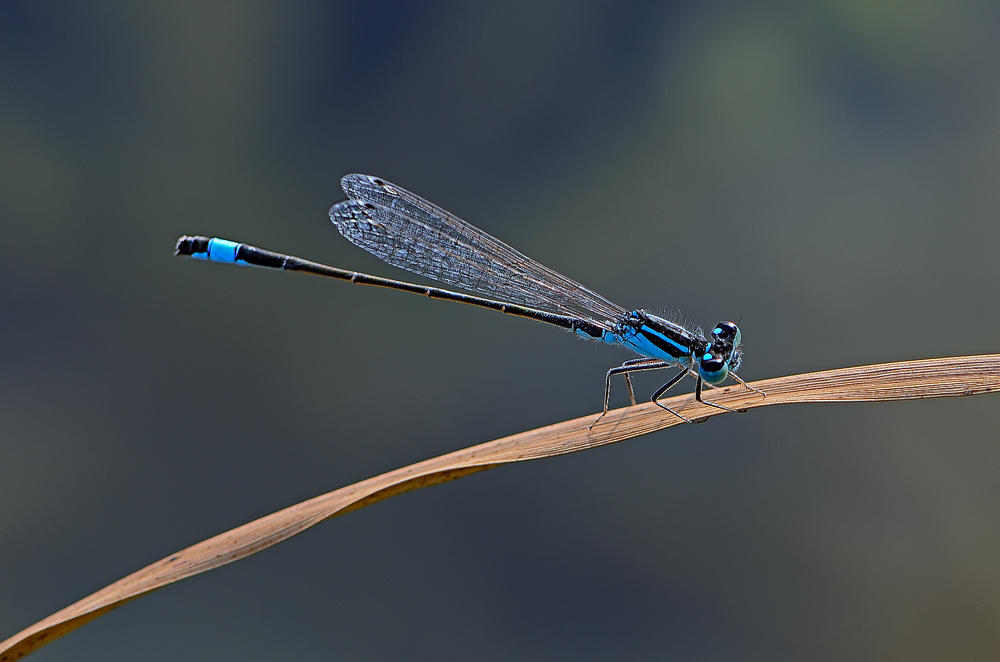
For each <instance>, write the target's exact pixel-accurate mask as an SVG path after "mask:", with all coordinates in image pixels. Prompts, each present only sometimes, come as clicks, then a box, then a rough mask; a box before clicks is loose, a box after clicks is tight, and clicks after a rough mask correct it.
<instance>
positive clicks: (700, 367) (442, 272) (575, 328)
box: [176, 174, 763, 423]
mask: <svg viewBox="0 0 1000 662" xmlns="http://www.w3.org/2000/svg"><path fill="white" fill-rule="evenodd" d="M341 186H342V187H343V189H344V192H345V193H346V194H347V196H348V200H345V201H343V202H338V203H337V204H335V205H334V206H333V207H331V208H330V220H331V221H333V224H334V225H335V226H336V227H337V230H339V231H340V234H342V235H343V236H344V237H345V238H347V240H348V241H350V242H351V243H353V244H354V245H356V246H359V247H361V248H363V249H365V250H366V251H368V252H369V253H371V254H373V255H375V256H376V257H378V258H380V259H382V260H383V261H385V262H388V263H389V264H391V265H393V266H396V267H400V268H401V269H405V270H407V271H410V272H412V273H415V274H419V275H421V276H426V277H428V278H431V279H433V280H436V281H439V282H442V283H445V284H447V285H451V286H454V287H458V288H461V289H463V290H467V291H469V292H474V293H475V294H476V295H479V296H473V295H469V294H463V293H461V292H453V291H451V290H445V289H440V288H436V287H428V286H425V285H418V284H415V283H408V282H405V281H399V280H392V279H388V278H381V277H379V276H371V275H368V274H363V273H358V272H355V271H348V270H345V269H338V268H336V267H330V266H326V265H323V264H319V263H317V262H310V261H308V260H303V259H301V258H298V257H294V256H291V255H284V254H282V253H274V252H271V251H267V250H264V249H261V248H257V247H255V246H251V245H249V244H241V243H237V242H233V241H229V240H227V239H220V238H218V237H213V238H208V237H200V236H183V237H181V238H180V239H178V241H177V249H176V254H177V255H189V256H191V257H194V258H200V259H206V260H211V261H214V262H226V263H232V264H245V265H252V266H258V267H269V268H275V269H284V270H288V271H303V272H306V273H311V274H316V275H320V276H328V277H331V278H338V279H340V280H347V281H350V282H352V283H359V284H362V285H376V286H379V287H388V288H392V289H397V290H403V291H406V292H415V293H417V294H423V295H425V296H429V297H431V298H434V299H447V300H449V301H459V302H462V303H469V304H472V305H476V306H481V307H484V308H490V309H492V310H498V311H500V312H502V313H507V314H509V315H517V316H519V317H527V318H529V319H534V320H538V321H540V322H546V323H548V324H554V325H555V326H559V327H562V328H564V329H568V330H569V331H572V332H573V333H575V334H576V335H578V336H581V337H583V338H585V339H587V340H593V341H597V342H602V343H607V344H610V345H620V346H622V347H625V348H626V349H630V350H632V351H633V352H635V353H636V354H638V355H639V356H640V358H636V359H632V360H630V361H626V362H625V363H623V364H622V365H620V366H618V367H614V368H611V369H610V370H608V373H607V378H606V381H605V389H604V411H603V413H602V414H601V416H602V417H603V416H604V415H605V414H607V413H608V405H609V402H610V397H611V378H612V377H614V376H615V375H624V378H625V382H626V385H627V386H628V392H629V398H630V399H631V401H632V404H635V393H634V391H633V388H632V382H631V379H630V378H629V375H630V374H631V373H634V372H641V371H647V370H660V369H664V368H677V369H678V372H677V374H675V375H674V376H673V377H671V379H670V380H668V381H667V382H666V383H665V384H664V385H663V386H661V387H660V388H658V389H657V390H656V391H655V392H654V393H653V395H652V396H651V398H650V400H651V401H652V402H653V403H655V404H657V405H658V406H660V407H662V408H663V409H666V410H667V411H669V412H670V413H672V414H674V415H675V416H677V417H678V418H681V419H683V420H684V421H687V422H689V423H690V422H691V421H690V420H689V419H687V418H685V417H684V416H682V415H681V414H679V413H677V412H676V411H674V410H672V409H670V408H669V407H667V406H666V405H664V404H662V403H661V402H659V400H660V398H662V397H663V395H664V394H665V393H666V392H667V391H668V390H669V389H670V388H671V387H672V386H674V385H675V384H677V382H679V381H680V380H681V379H683V378H684V377H685V376H687V375H693V376H694V377H695V378H696V379H697V384H696V386H695V398H696V399H697V400H698V402H701V403H704V404H706V405H710V406H712V407H717V408H719V409H723V410H725V411H734V410H732V409H730V408H728V407H725V406H723V405H720V404H716V403H712V402H708V401H706V400H703V399H702V389H703V385H705V384H708V385H709V386H713V387H714V386H717V385H719V384H721V383H722V382H724V381H725V380H726V379H727V378H728V377H732V378H733V379H734V380H735V381H737V382H739V383H740V384H743V386H745V387H746V388H748V389H751V390H753V391H756V392H758V393H761V392H760V391H758V390H757V389H754V388H753V387H751V386H749V385H748V384H747V383H746V382H744V381H743V380H742V379H741V378H740V377H739V376H737V374H736V370H738V369H739V367H740V365H741V363H742V360H743V356H742V353H741V350H740V343H741V337H740V329H739V327H738V326H737V325H736V324H734V323H733V322H725V321H723V322H719V323H718V324H716V325H715V327H714V328H713V329H712V332H711V334H710V337H709V338H708V339H706V338H704V337H703V336H702V335H701V334H700V333H696V332H694V331H691V330H689V329H687V328H685V327H684V326H682V325H680V324H678V323H676V322H672V321H670V320H667V319H664V318H663V317H659V316H657V315H654V314H652V313H650V312H648V311H646V310H643V309H636V310H629V309H627V308H623V307H622V306H619V305H618V304H615V303H612V302H611V301H609V300H608V299H606V298H604V297H603V296H601V295H600V294H597V293H596V292H594V291H593V290H590V289H589V288H587V287H585V286H583V285H581V284H580V283H577V282H576V281H574V280H572V279H570V278H567V277H566V276H563V275H562V274H560V273H558V272H556V271H553V270H552V269H549V268H548V267H546V266H544V265H542V264H540V263H539V262H536V261H535V260H532V259H531V258H529V257H527V256H526V255H524V254H522V253H520V252H518V251H516V250H514V249H513V248H511V247H510V246H508V245H507V244H505V243H503V242H502V241H500V240H499V239H496V238H494V237H492V236H490V235H489V234H487V233H485V232H483V231H482V230H480V229H478V228H476V227H474V226H472V225H470V224H469V223H466V222H465V221H463V220H462V219H460V218H458V217H457V216H455V215H454V214H451V213H450V212H448V211H445V210H444V209H442V208H440V207H438V206H437V205H434V204H432V203H430V202H428V201H427V200H424V199H423V198H421V197H420V196H418V195H416V194H414V193H411V192H409V191H407V190H406V189H404V188H402V187H399V186H396V185H395V184H391V183H389V182H387V181H385V180H384V179H379V178H378V177H372V176H370V175H358V174H353V175H346V176H345V177H344V178H343V179H342V180H341ZM761 394H762V395H763V393H761ZM598 420H600V418H598Z"/></svg>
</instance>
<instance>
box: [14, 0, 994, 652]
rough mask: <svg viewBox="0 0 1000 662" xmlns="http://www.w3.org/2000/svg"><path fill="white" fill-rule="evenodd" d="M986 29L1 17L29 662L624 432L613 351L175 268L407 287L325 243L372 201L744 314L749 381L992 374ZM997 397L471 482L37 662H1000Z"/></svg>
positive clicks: (739, 20) (736, 21) (830, 8)
mask: <svg viewBox="0 0 1000 662" xmlns="http://www.w3.org/2000/svg"><path fill="white" fill-rule="evenodd" d="M998 34H1000V5H997V3H995V2H991V1H989V0H960V1H959V0H823V1H817V2H812V3H798V2H788V1H782V0H757V1H751V2H738V1H736V0H721V1H719V2H713V3H669V2H639V1H635V2H621V1H618V2H608V1H598V0H587V1H582V2H577V3H561V2H549V3H546V2H509V3H502V4H501V3H496V4H489V3H463V2H447V1H441V2H426V3H408V2H389V1H371V0H366V1H357V2H336V3H321V2H310V1H307V0H282V1H280V2H279V1H277V0H271V1H269V0H256V1H247V2H221V1H201V2H178V1H177V0H169V1H160V2H144V3H131V2H103V3H93V2H65V3H54V2H5V3H3V4H2V5H0V226H2V230H3V244H4V250H3V259H2V260H0V305H2V315H0V338H2V342H3V350H2V351H0V393H2V395H0V626H2V627H0V630H2V632H0V639H2V638H5V637H7V636H10V635H12V634H14V633H15V632H17V631H19V630H20V629H22V628H23V627H26V626H28V625H30V624H31V623H33V622H35V621H36V620H38V619H40V618H43V617H44V616H46V615H48V614H50V613H52V612H54V611H56V610H58V609H60V608H62V607H64V606H66V605H68V604H70V603H72V602H74V601H76V600H77V599H79V598H81V597H83V596H85V595H87V594H89V593H90V592H92V591H94V590H97V589H99V588H101V587H103V586H105V585H106V584H108V583H111V582H113V581H115V580H117V579H119V578H120V577H122V576H124V575H126V574H128V573H130V572H132V571H134V570H136V569H138V568H140V567H142V566H144V565H146V564H148V563H151V562H153V561H156V560H158V559H160V558H162V557H164V556H166V555H168V554H170V553H172V552H174V551H177V550H179V549H181V548H183V547H186V546H188V545H190V544H193V543H195V542H197V541H199V540H202V539H204V538H207V537H209V536H212V535H214V534H216V533H219V532H222V531H224V530H226V529H229V528H231V527H234V526H237V525H239V524H242V523H245V522H247V521H249V520H251V519H253V518H256V517H259V516H262V515H265V514H267V513H270V512H273V511H275V510H278V509H280V508H283V507H285V506H288V505H291V504H294V503H296V502H298V501H300V500H304V499H307V498H309V497H312V496H315V495H317V494H321V493H324V492H327V491H329V490H332V489H335V488H337V487H341V486H343V485H346V484H349V483H351V482H354V481H356V480H360V479H363V478H366V477H369V476H371V475H374V474H376V473H380V472H382V471H386V470H390V469H393V468H396V467H399V466H402V465H404V464H407V463H410V462H414V461H418V460H421V459H425V458H428V457H431V456H434V455H437V454H440V453H444V452H447V451H451V450H455V449H458V448H461V447H465V446H468V445H471V444H475V443H480V442H483V441H488V440H490V439H493V438H496V437H499V436H502V435H507V434H511V433H515V432H519V431H522V430H526V429H530V428H532V427H535V426H539V425H544V424H548V423H553V422H557V421H561V420H564V419H566V418H570V417H576V416H581V415H585V414H589V413H592V412H595V411H597V410H598V409H599V408H600V401H601V396H602V392H603V378H604V372H605V370H607V368H608V367H610V366H612V365H615V364H617V363H618V362H620V361H622V360H624V359H626V358H629V357H628V355H626V354H625V353H624V352H621V351H618V350H615V349H614V348H608V347H600V346H597V345H594V344H589V343H586V342H582V341H578V340H575V339H574V338H573V337H571V336H569V335H567V334H566V333H564V332H562V331H560V330H558V329H553V328H549V327H547V326H545V325H541V324H537V323H532V322H529V321H526V320H521V319H515V318H507V317H506V316H503V315H499V314H496V313H493V312H490V311H484V310H479V309H474V308H470V307H464V306H460V305H456V304H450V303H445V302H435V301H429V300H427V299H425V298H420V297H414V296H410V295H407V294H402V293H394V292H387V291H379V290H373V289H371V288H361V287H353V286H350V285H347V284H343V283H338V282H333V281H329V282H328V281H324V280H322V279H316V278H309V277H305V276H299V275H293V274H281V273H275V272H268V271H264V270H251V269H237V268H232V267H225V266H218V265H207V264H201V263H197V262H194V261H191V260H184V259H180V258H174V257H172V250H173V244H174V241H175V239H176V237H177V235H179V234H181V233H192V234H195V233H196V234H209V235H219V236H223V237H228V238H231V239H236V240H241V241H248V242H252V243H255V244H257V245H261V246H264V247H267V248H271V249H273V250H278V251H284V252H290V253H294V254H298V255H301V256H303V257H306V258H310V259H314V260H319V261H323V262H326V263H328V264H333V265H337V266H340V267H345V268H350V269H357V270H361V271H367V272H369V273H376V274H380V275H385V276H390V277H397V278H398V277H405V274H404V272H400V271H398V270H395V269H393V268H392V267H389V266H387V265H384V264H382V263H380V262H379V261H378V260H376V259H375V258H373V257H371V256H369V255H368V254H367V253H364V252H363V251H361V250H359V249H357V248H355V247H354V246H352V245H350V244H349V243H348V242H347V241H345V240H343V239H342V238H341V237H340V236H339V235H338V234H337V232H336V231H335V229H334V228H333V226H332V225H331V224H330V223H329V221H328V220H327V217H326V211H327V208H328V207H329V206H330V204H332V203H333V202H336V201H338V200H339V199H341V198H342V197H343V196H342V194H341V193H340V190H339V185H338V181H339V178H340V176H341V175H343V174H344V173H347V172H365V173H370V174H377V175H379V176H382V177H385V178H387V179H389V180H390V181H393V182H396V183H398V184H400V185H402V186H405V187H406V188H409V189H411V190H413V191H415V192H417V193H418V194H420V195H422V196H424V197H426V198H428V199H430V200H432V201H434V202H436V203H438V204H439V205H441V206H443V207H445V208H447V209H450V210H452V211H454V212H455V213H457V214H459V215H460V216H462V217H464V218H466V219H467V220H469V221H471V222H473V223H474V224H476V225H477V226H479V227H482V228H484V229H485V230H487V231H488V232H491V233H493V234H495V235H496V236H498V237H500V238H501V239H503V240H505V241H507V242H508V243H510V244H512V245H513V246H515V247H517V248H518V249H520V250H522V251H524V252H525V253H527V254H529V255H531V256H532V257H535V258H536V259H539V260H540V261H542V262H544V263H545V264H547V265H549V266H552V267H554V268H556V269H558V270H560V271H562V272H564V273H566V274H567V275H569V276H571V277H573V278H576V279H578V280H580V281H582V282H584V283H586V284H587V285H589V286H590V287H592V288H594V289H596V290H597V291H599V292H601V293H603V294H605V295H606V296H608V297H609V298H611V299H613V300H615V301H617V302H620V303H621V304H622V305H625V306H633V307H647V308H650V309H652V310H655V311H661V312H669V311H673V310H676V309H678V308H679V309H680V310H681V312H682V314H683V315H684V316H685V317H686V318H688V319H691V320H694V321H696V322H697V323H699V324H702V325H705V326H708V325H710V324H713V323H714V322H715V321H717V320H719V319H740V320H741V327H742V329H743V335H744V340H745V345H746V354H747V358H746V364H745V368H744V369H743V371H742V374H743V376H744V377H745V378H747V379H760V378H766V377H773V376H778V375H783V374H790V373H795V372H802V371H811V370H821V369H827V368H835V367H840V366H848V365H859V364H865V363H874V362H883V361H893V360H902V359H912V358H926V357H938V356H950V355H959V354H973V353H989V352H995V351H997V350H998V349H1000V342H998V333H997V327H998V323H1000V305H998V301H997V297H996V291H997V287H998V285H1000V270H998V266H997V247H998V245H1000V225H998V222H997V219H998V212H1000V195H998V192H1000V186H998V177H1000V39H998V38H997V35H998ZM639 381H640V386H639V387H640V390H641V391H642V392H643V393H648V392H651V391H652V390H653V389H654V388H655V387H656V386H658V385H659V379H658V377H655V376H654V377H650V378H649V379H643V380H639ZM690 386H691V385H690V384H688V388H690ZM614 396H615V404H616V405H622V404H624V403H625V397H624V394H623V389H621V388H619V389H618V390H617V391H616V392H615V394H614ZM998 405H1000V401H998V400H997V399H996V398H993V397H990V396H983V397H978V398H970V399H958V400H947V401H928V402H916V403H901V404H885V405H856V406H854V405H844V406H834V405H824V406H819V405H817V406H799V407H777V408H773V409H769V410H758V411H754V412H752V413H749V414H746V415H743V416H723V417H719V418H716V419H713V420H711V421H710V422H709V423H707V424H705V425H697V426H684V427H679V428H675V429H672V430H669V431H665V432H662V433H660V434H655V435H650V436H648V437H645V438H641V439H636V440H632V441H629V442H627V443H623V444H619V445H616V446H611V447H607V448H602V449H599V450H594V451H589V452H585V453H580V454H577V455H573V456H569V457H563V458H557V459H551V460H546V461H540V462H533V463H528V464H524V465H523V466H515V467H508V468H503V469H498V470H494V471H491V472H487V473H485V474H479V475H475V476H471V477H468V478H466V479H463V480H460V481H456V482H453V483H448V484H446V485H443V486H439V487H435V488H433V489H429V490H425V491H420V492H416V493H410V494H406V495H403V496H401V497H398V498H395V499H392V500H390V501H387V502H384V503H380V504H378V505H377V506H375V507H372V508H369V509H365V510H362V511H358V512H355V513H352V514H350V515H348V516H346V517H343V518H339V519H336V520H333V521H330V522H327V523H324V524H323V525H321V526H319V527H316V528H315V529H312V530H310V531H308V532H307V533H305V534H303V535H301V536H298V537H297V538H295V539H293V540H291V541H289V542H287V543H285V544H282V545H280V546H278V547H276V548H273V549H270V550H268V551H266V552H264V553H262V554H259V555H257V556H255V557H252V558H250V559H248V560H245V561H242V562H240V563H237V564H234V565H231V566H228V567H226V568H224V569H222V570H219V571H215V572H211V573H208V574H206V575H202V576H199V577H197V578H194V579H191V580H187V581H184V582H182V583H180V584H177V585H174V586H171V587H168V588H166V589H164V590H161V591H158V592H156V593H154V594H152V595H150V596H147V597H144V598H142V599H141V600H138V601H135V602H132V603H130V604H128V605H126V606H125V607H123V608H121V609H119V610H117V611H115V612H113V613H111V614H109V615H108V616H106V617H104V618H102V619H100V620H98V621H95V622H93V623H92V624H90V625H87V626H86V627H84V628H82V629H80V630H77V631H76V632H74V633H72V634H71V635H69V636H67V637H65V638H63V639H61V640H59V641H57V642H55V643H54V644H52V645H50V646H48V647H47V648H45V649H43V650H41V651H39V652H38V653H36V655H35V657H36V659H38V660H50V661H54V660H136V659H143V660H172V659H194V660H247V659H296V660H326V659H344V660H381V659H413V660H420V659H434V660H439V659H455V660H468V659H482V660H507V659H524V660H556V659H566V660H583V659H594V660H603V659H610V658H614V659H634V660H640V659H684V660H730V659H731V660H737V659H738V660H805V659H810V660H841V659H855V660H865V659H870V660H874V659H878V660H940V659H964V660H995V659H997V658H998V657H1000V517H998V513H1000V480H998V478H997V476H998V475H1000V443H998V441H1000V439H998V433H997V430H998V429H1000V407H998Z"/></svg>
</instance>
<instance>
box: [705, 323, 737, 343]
mask: <svg viewBox="0 0 1000 662" xmlns="http://www.w3.org/2000/svg"><path fill="white" fill-rule="evenodd" d="M712 337H713V338H716V339H718V340H721V341H724V342H734V341H737V340H738V339H739V337H740V328H739V327H738V326H736V325H735V324H733V323H732V322H719V323H718V324H716V325H715V328H714V329H712ZM734 344H739V343H738V342H734Z"/></svg>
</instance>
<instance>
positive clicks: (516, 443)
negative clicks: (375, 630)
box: [0, 354, 1000, 662]
mask: <svg viewBox="0 0 1000 662" xmlns="http://www.w3.org/2000/svg"><path fill="white" fill-rule="evenodd" d="M753 385H754V387H755V388H759V389H761V390H762V391H764V392H765V393H767V397H766V398H763V397H761V395H760V394H758V393H754V392H753V391H748V390H747V389H744V388H742V387H728V388H725V389H718V390H712V391H709V392H708V397H709V398H711V399H712V400H713V401H715V402H718V403H720V404H723V405H725V406H727V407H730V408H733V409H741V410H742V409H753V408H756V407H764V406H769V405H780V404H792V403H803V402H882V401H891V400H914V399H921V398H943V397H953V396H964V395H979V394H982V393H989V392H993V391H997V390H1000V354H990V355H984V356H967V357H954V358H944V359H927V360H922V361H904V362H901V363H885V364H879V365H870V366H861V367H857V368H841V369H839V370H829V371H826V372H815V373H809V374H804V375H792V376H790V377H779V378H777V379H768V380H765V381H760V382H754V384H753ZM665 403H666V404H667V405H668V406H670V407H671V408H673V409H674V410H675V411H678V412H680V413H681V414H683V415H684V416H686V417H688V418H690V419H693V420H696V419H704V418H708V417H711V416H717V415H719V414H721V413H724V412H722V411H721V410H719V409H716V408H713V407H707V406H704V405H701V404H698V403H697V402H695V401H694V398H692V397H691V395H681V396H677V397H674V398H670V399H669V400H667V401H665ZM595 418H596V415H590V416H585V417H583V418H577V419H574V420H571V421H564V422H562V423H557V424H555V425H550V426H547V427H544V428H538V429H537V430H531V431H528V432H522V433H520V434H515V435H512V436H510V437H504V438H503V439H497V440H496V441H490V442H487V443H485V444H480V445H478V446H472V447H470V448H466V449H463V450H460V451H455V452H454V453H449V454H447V455H442V456H440V457H436V458H433V459H430V460H425V461H423V462H419V463H417V464H413V465H410V466H408V467H403V468H401V469H397V470H395V471H390V472H388V473H385V474H382V475H381V476H375V477H374V478H369V479H367V480H363V481H361V482H359V483H355V484H354V485H349V486H347V487H343V488H341V489H339V490H335V491H333V492H330V493H328V494H324V495H322V496H318V497H315V498H313V499H310V500H308V501H305V502H303V503H300V504H298V505H295V506H292V507H290V508H286V509H284V510H281V511H279V512H276V513H274V514H272V515H268V516H266V517H262V518H260V519H258V520H256V521H253V522H250V523H249V524H244V525H243V526H241V527H238V528H236V529H233V530H232V531H227V532H226V533H223V534H220V535H218V536H215V537H214V538H210V539H208V540H205V541H204V542H200V543H198V544H197V545H193V546H191V547H188V548H187V549H185V550H183V551H180V552H178V553H176V554H172V555H170V556H168V557H167V558H165V559H162V560H160V561H157V562H156V563H153V564H152V565H149V566H147V567H145V568H143V569H142V570H139V571H138V572H135V573H132V574H131V575H129V576H128V577H125V578H124V579H121V580H119V581H117V582H115V583H114V584H111V585H110V586H107V587H106V588H104V589H102V590H100V591H98V592H96V593H94V594H92V595H90V596H88V597H86V598H84V599H82V600H80V601H79V602H77V603H75V604H73V605H70V606H69V607H66V608H65V609H63V610H61V611H59V612H56V613H55V614H53V615H51V616H49V617H48V618H46V619H44V620H42V621H39V622H38V623H36V624H34V625H32V626H31V627H29V628H27V629H25V630H23V631H22V632H20V633H18V634H16V635H14V636H13V637H11V638H10V639H8V640H7V641H5V642H3V643H2V644H0V662H8V661H10V660H17V659H20V658H21V657H23V656H25V655H27V654H28V653H30V652H31V651H33V650H35V649H37V648H39V647H41V646H43V645H45V644H47V643H48V642H50V641H52V640H53V639H56V638H58V637H61V636H62V635H64V634H66V633H67V632H70V631H71V630H74V629H76V628H78V627H80V626H81V625H83V624H84V623H86V622H88V621H91V620H93V619H95V618H97V617H99V616H101V615H102V614H104V613H106V612H108V611H110V610H112V609H114V608H115V607H117V606H119V605H121V604H124V603H125V602H127V601H129V600H132V599H134V598H137V597H139V596H140V595H143V594H144V593H149V592H150V591H153V590H155V589H157V588H160V587H162V586H166V585H167V584H170V583H173V582H176V581H178V580H181V579H184V578H186V577H191V576H192V575H196V574H198V573H201V572H205V571H207V570H212V569H214V568H218V567H219V566H223V565H226V564H227V563H231V562H233V561H236V560H239V559H242V558H245V557H247V556H250V555H251V554H255V553H257V552H259V551H261V550H263V549H266V548H268V547H270V546H271V545H274V544H277V543H279V542H281V541H282V540H286V539H288V538H290V537H291V536H294V535H295V534H296V533H299V532H300V531H304V530H305V529H308V528H309V527H311V526H313V525H314V524H318V523H319V522H322V521H323V520H325V519H327V518H330V517H334V516H336V515H340V514H343V513H346V512H350V511H352V510H357V509H358V508H363V507H365V506H367V505H369V504H372V503H375V502H376V501H381V500H382V499H386V498H388V497H391V496H394V495H396V494H400V493H402V492H408V491H410V490H415V489H418V488H421V487H427V486H430V485H436V484H438V483H443V482H446V481H449V480H453V479H455V478H460V477H462V476H465V475H468V474H470V473H475V472H477V471H482V470H484V469H489V468H491V467H495V466H498V465H501V464H506V463H509V462H518V461H521V460H533V459H537V458H543V457H551V456H553V455H562V454H564V453H572V452H575V451H579V450H584V449H587V448H593V447H596V446H604V445H606V444H613V443H615V442H618V441H622V440H624V439H629V438H632V437H637V436H639V435H643V434H647V433H649V432H654V431H656V430H662V429H664V428H668V427H673V426H675V425H679V424H681V425H682V424H683V423H682V422H681V421H680V420H679V419H678V418H677V417H675V416H673V415H672V414H669V413H667V412H665V411H664V410H663V409H660V408H659V407H656V406H654V405H652V404H643V405H638V406H635V407H628V408H626V409H618V410H615V411H612V412H610V413H609V414H608V415H607V416H605V417H604V418H603V419H602V420H601V421H600V422H599V423H598V424H597V425H593V423H594V420H595ZM592 425H593V429H591V426H592Z"/></svg>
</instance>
